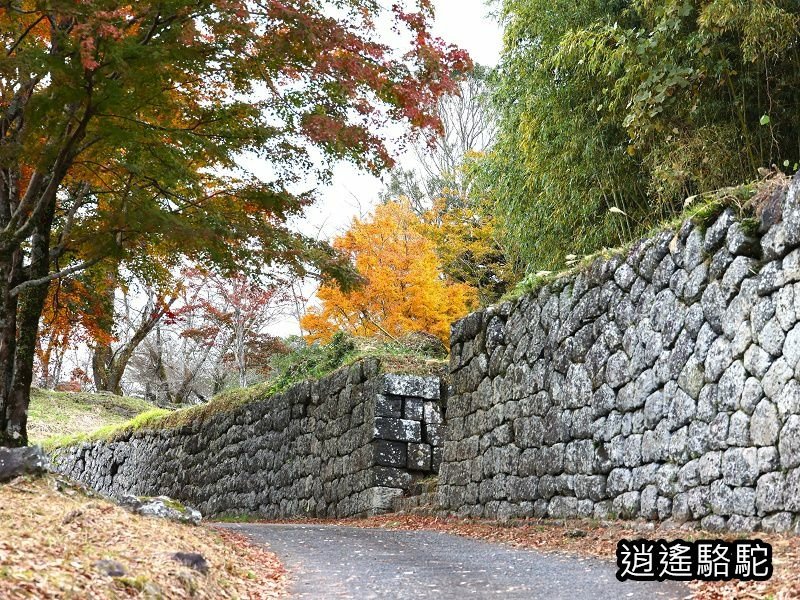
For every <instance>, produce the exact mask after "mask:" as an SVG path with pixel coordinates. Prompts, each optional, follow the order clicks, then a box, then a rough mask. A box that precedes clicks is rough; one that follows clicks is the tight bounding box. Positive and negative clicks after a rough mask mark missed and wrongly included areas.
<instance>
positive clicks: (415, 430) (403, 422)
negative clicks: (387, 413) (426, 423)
mask: <svg viewBox="0 0 800 600" xmlns="http://www.w3.org/2000/svg"><path fill="white" fill-rule="evenodd" d="M374 432H375V433H374V435H375V438H377V439H379V440H389V441H395V442H421V441H422V424H421V423H420V422H419V421H410V420H408V419H388V418H383V417H378V418H377V419H375V428H374Z"/></svg>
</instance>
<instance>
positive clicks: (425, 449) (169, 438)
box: [53, 359, 442, 518]
mask: <svg viewBox="0 0 800 600" xmlns="http://www.w3.org/2000/svg"><path fill="white" fill-rule="evenodd" d="M439 388H440V379H439V377H417V376H410V375H395V374H381V373H380V372H379V363H378V361H377V360H374V359H367V360H364V361H361V362H359V363H356V364H355V365H353V366H351V367H349V368H346V369H342V370H339V371H337V372H335V373H333V374H331V375H329V376H327V377H324V378H322V379H320V380H318V381H306V382H303V383H301V384H298V385H296V386H294V387H292V388H290V389H288V390H287V391H285V392H282V393H279V394H275V395H273V396H272V397H268V398H264V399H263V400H257V401H254V402H251V403H248V404H246V405H243V406H240V407H238V408H235V409H232V410H230V411H228V412H221V413H217V414H214V415H212V416H210V417H208V418H206V419H205V420H202V421H201V420H195V421H193V422H191V423H190V424H187V425H184V426H182V427H178V428H173V429H164V430H142V431H137V432H134V433H129V434H126V435H124V436H123V437H122V438H121V439H118V440H116V441H113V442H92V443H84V444H81V445H78V446H72V447H67V448H62V449H60V450H58V451H56V452H55V453H54V455H53V461H54V463H55V466H56V468H57V469H58V470H59V471H60V472H61V473H63V474H64V475H67V476H69V477H71V478H73V479H76V480H79V481H81V482H83V483H85V484H87V485H89V486H90V487H92V488H94V489H95V490H97V491H99V492H100V493H102V494H105V495H107V496H122V495H124V494H136V495H147V496H162V495H163V496H169V497H171V498H175V499H176V500H180V501H181V502H185V503H186V504H189V505H191V506H193V507H196V508H197V509H199V510H200V511H201V512H202V513H203V514H204V515H209V516H219V515H257V516H261V517H265V518H285V517H298V516H312V517H346V516H352V515H360V514H374V513H378V512H385V511H388V510H390V509H391V507H392V501H393V500H394V499H395V498H398V497H400V496H402V495H403V494H404V493H405V492H406V491H407V490H408V489H409V487H410V486H411V484H412V483H413V482H414V481H416V480H418V479H421V478H424V477H427V476H430V475H431V474H432V473H434V472H435V471H438V467H439V462H440V461H441V456H442V453H441V443H442V436H441V427H442V425H441V423H442V411H441V404H440V394H439Z"/></svg>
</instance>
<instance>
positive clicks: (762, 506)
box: [756, 473, 786, 516]
mask: <svg viewBox="0 0 800 600" xmlns="http://www.w3.org/2000/svg"><path fill="white" fill-rule="evenodd" d="M785 496H786V477H785V475H784V474H783V473H767V474H766V475H762V476H761V477H759V479H758V484H757V485H756V509H757V510H758V514H759V515H762V516H763V515H765V514H768V513H772V512H777V511H780V510H782V509H783V507H784V503H785Z"/></svg>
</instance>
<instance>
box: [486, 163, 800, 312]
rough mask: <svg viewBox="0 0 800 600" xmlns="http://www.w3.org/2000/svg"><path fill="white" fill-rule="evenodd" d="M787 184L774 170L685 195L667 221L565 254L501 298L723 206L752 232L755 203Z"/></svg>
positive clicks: (702, 221)
mask: <svg viewBox="0 0 800 600" xmlns="http://www.w3.org/2000/svg"><path fill="white" fill-rule="evenodd" d="M788 185H789V178H788V177H786V176H783V175H780V174H777V175H776V176H771V177H770V178H768V179H764V180H761V181H757V182H753V183H748V184H745V185H740V186H736V187H730V188H723V189H720V190H714V191H712V192H707V193H704V194H698V195H697V196H692V197H689V198H687V199H686V202H685V208H684V210H683V211H682V212H681V213H680V214H679V215H677V216H676V217H674V218H672V219H670V220H669V221H665V222H663V223H660V224H659V225H657V226H656V227H653V228H651V229H649V230H646V231H645V233H644V234H643V235H640V236H637V237H636V238H635V239H634V240H632V241H630V242H628V243H626V244H625V245H622V246H619V247H616V248H602V249H600V250H599V251H597V252H595V253H593V254H588V255H586V256H576V255H568V261H567V265H566V268H564V269H563V270H560V271H539V272H537V273H531V274H529V275H528V276H527V277H525V278H524V279H523V280H522V281H520V282H519V283H518V284H517V285H516V286H515V287H514V289H513V290H511V291H510V292H509V293H508V294H506V295H505V296H504V297H503V298H502V299H501V301H503V302H505V301H508V300H515V299H517V298H519V297H521V296H524V295H526V294H531V293H534V292H537V291H539V290H541V289H542V288H543V287H545V286H547V285H550V284H552V283H554V282H556V281H559V280H561V279H564V278H569V277H574V276H575V275H577V274H579V273H582V272H585V271H586V270H588V269H589V267H591V265H592V264H593V263H594V261H595V260H597V259H598V258H601V259H606V260H608V259H611V258H613V257H615V256H620V257H623V258H624V257H626V256H627V255H628V253H629V252H630V251H631V249H632V247H633V246H634V244H636V243H637V242H638V241H640V240H642V239H647V238H650V237H654V236H656V235H657V234H659V233H660V232H663V231H677V230H678V229H679V228H680V227H681V225H682V224H683V223H684V222H685V221H686V220H690V221H692V222H693V223H694V224H695V225H696V226H698V227H700V228H702V229H705V228H706V227H708V226H710V225H711V224H712V223H713V222H714V220H715V219H716V218H717V217H718V216H719V215H720V214H721V213H722V211H724V210H725V209H726V208H733V209H734V210H735V212H736V214H737V216H738V218H739V219H740V222H741V223H742V225H743V227H744V228H745V231H746V232H747V233H748V234H749V235H753V236H755V235H757V231H758V226H759V222H758V219H756V218H755V214H756V209H757V207H758V206H759V204H760V203H761V202H762V201H764V200H766V199H769V198H770V197H771V196H772V195H773V194H775V193H776V192H777V191H780V190H782V189H786V187H788Z"/></svg>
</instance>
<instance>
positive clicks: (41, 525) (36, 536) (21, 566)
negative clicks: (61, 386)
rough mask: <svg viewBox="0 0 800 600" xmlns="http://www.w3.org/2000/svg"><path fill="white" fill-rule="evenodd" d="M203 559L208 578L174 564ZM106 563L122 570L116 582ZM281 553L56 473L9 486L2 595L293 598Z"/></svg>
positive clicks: (1, 505) (3, 514) (2, 512)
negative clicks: (131, 504) (152, 511)
mask: <svg viewBox="0 0 800 600" xmlns="http://www.w3.org/2000/svg"><path fill="white" fill-rule="evenodd" d="M175 552H198V553H200V554H202V555H203V557H204V558H205V559H206V561H207V562H208V565H209V572H208V574H207V575H201V574H200V573H198V572H197V571H193V570H192V569H189V568H187V567H184V566H182V565H181V564H180V563H178V562H176V561H175V560H173V559H172V558H171V557H172V555H173V554H174V553H175ZM100 560H113V561H117V562H118V563H120V564H121V565H122V567H123V568H124V570H125V574H124V575H122V576H119V577H111V576H109V575H106V574H105V573H103V572H102V571H101V570H100V569H99V568H98V567H97V564H96V563H97V562H98V561H100ZM285 587H286V573H285V571H284V569H283V567H281V565H280V563H279V562H278V560H277V557H275V555H274V554H272V553H270V552H265V551H262V550H258V549H256V548H253V547H251V546H249V545H247V544H245V543H243V541H242V540H241V539H240V538H238V537H237V536H234V535H232V534H229V533H228V532H224V531H219V530H216V529H212V528H209V527H206V526H200V527H194V526H190V525H180V524H177V523H172V522H169V521H165V520H163V519H156V518H151V517H140V516H138V515H134V514H131V513H129V512H127V511H126V510H123V509H122V508H120V507H118V506H116V505H114V504H111V503H110V502H107V501H105V500H102V499H100V498H97V497H91V496H88V495H86V493H84V492H83V491H82V489H81V488H78V487H73V486H72V484H69V483H68V482H66V481H64V480H62V479H60V478H58V477H55V476H52V475H48V476H45V477H40V478H33V477H21V478H18V479H16V480H14V481H12V482H10V483H7V484H3V485H0V598H3V599H8V600H16V599H23V598H75V599H77V598H82V599H83V598H86V599H98V600H99V599H102V598H142V599H144V598H163V599H178V598H181V599H182V598H200V599H208V600H213V599H216V598H220V599H233V598H264V599H265V600H266V599H271V598H280V597H285V594H286V592H285Z"/></svg>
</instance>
